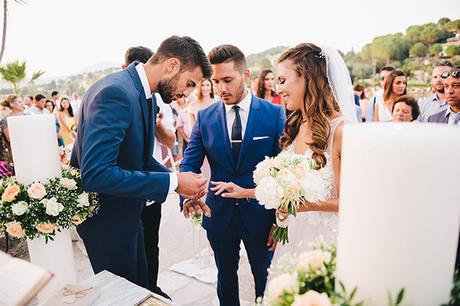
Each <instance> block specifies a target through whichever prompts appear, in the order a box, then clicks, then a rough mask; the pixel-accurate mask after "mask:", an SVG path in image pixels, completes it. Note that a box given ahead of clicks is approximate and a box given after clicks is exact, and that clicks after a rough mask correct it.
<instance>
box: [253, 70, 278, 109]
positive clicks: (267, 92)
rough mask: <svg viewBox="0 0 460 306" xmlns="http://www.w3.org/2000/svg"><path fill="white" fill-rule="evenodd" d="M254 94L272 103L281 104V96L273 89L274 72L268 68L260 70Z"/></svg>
mask: <svg viewBox="0 0 460 306" xmlns="http://www.w3.org/2000/svg"><path fill="white" fill-rule="evenodd" d="M256 96H257V97H259V98H261V99H264V100H265V101H268V102H272V103H273V104H281V96H280V95H278V94H276V91H275V74H274V73H273V71H272V70H270V69H264V70H262V71H261V72H260V75H259V81H258V83H257V93H256Z"/></svg>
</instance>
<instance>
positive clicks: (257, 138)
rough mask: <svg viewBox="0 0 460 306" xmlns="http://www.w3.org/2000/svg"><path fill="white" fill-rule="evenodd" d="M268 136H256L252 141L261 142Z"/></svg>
mask: <svg viewBox="0 0 460 306" xmlns="http://www.w3.org/2000/svg"><path fill="white" fill-rule="evenodd" d="M267 138H268V136H256V137H253V138H252V140H261V139H267Z"/></svg>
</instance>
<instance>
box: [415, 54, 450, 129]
mask: <svg viewBox="0 0 460 306" xmlns="http://www.w3.org/2000/svg"><path fill="white" fill-rule="evenodd" d="M452 67H453V65H452V63H451V62H449V61H443V62H439V63H436V64H434V66H433V71H432V73H431V88H432V91H433V93H432V94H431V95H430V96H428V97H427V98H425V99H424V100H423V101H422V102H421V103H420V116H419V118H418V121H420V122H427V120H428V117H430V116H431V115H433V114H436V113H438V112H440V111H444V110H446V109H447V101H446V95H445V93H444V80H443V78H441V74H442V73H443V72H445V71H449V70H450V69H451V68H452Z"/></svg>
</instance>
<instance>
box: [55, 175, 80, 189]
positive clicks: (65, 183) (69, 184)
mask: <svg viewBox="0 0 460 306" xmlns="http://www.w3.org/2000/svg"><path fill="white" fill-rule="evenodd" d="M59 184H60V185H61V186H62V187H64V188H67V189H68V190H75V189H77V182H75V180H73V179H68V178H65V177H62V178H61V179H60V180H59Z"/></svg>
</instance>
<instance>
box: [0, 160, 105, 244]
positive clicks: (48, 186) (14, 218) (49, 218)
mask: <svg viewBox="0 0 460 306" xmlns="http://www.w3.org/2000/svg"><path fill="white" fill-rule="evenodd" d="M0 194H1V201H0V229H2V230H5V231H6V232H7V233H8V234H9V235H10V236H12V237H15V238H19V239H33V238H37V237H44V238H45V241H46V242H47V241H48V239H51V240H53V236H54V235H55V234H56V231H60V230H62V229H67V228H70V227H71V226H74V225H78V224H80V223H82V222H83V221H85V220H86V219H87V218H89V217H91V216H92V215H94V214H95V213H96V212H97V208H98V204H97V203H98V201H97V195H96V194H95V193H87V192H85V191H84V190H83V188H82V186H81V177H80V172H79V171H78V170H77V169H75V168H72V167H68V166H63V168H62V170H61V177H57V178H53V179H50V180H49V181H48V182H46V183H41V182H34V183H32V184H30V185H27V186H26V185H24V184H21V183H19V182H18V181H17V179H16V178H15V177H9V178H3V179H2V180H1V181H0Z"/></svg>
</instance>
